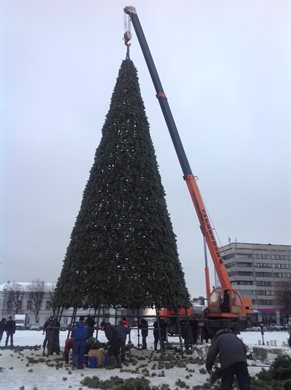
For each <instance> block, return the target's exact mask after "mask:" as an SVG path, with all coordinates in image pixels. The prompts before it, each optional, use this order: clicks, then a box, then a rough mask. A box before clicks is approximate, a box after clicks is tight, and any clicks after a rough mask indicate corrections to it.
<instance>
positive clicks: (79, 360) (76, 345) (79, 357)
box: [72, 316, 89, 369]
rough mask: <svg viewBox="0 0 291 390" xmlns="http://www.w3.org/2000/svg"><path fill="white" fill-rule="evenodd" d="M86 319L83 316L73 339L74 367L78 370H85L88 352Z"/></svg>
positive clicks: (76, 327)
mask: <svg viewBox="0 0 291 390" xmlns="http://www.w3.org/2000/svg"><path fill="white" fill-rule="evenodd" d="M84 320H85V318H84V317H83V316H81V317H80V318H79V321H78V322H77V323H76V325H75V327H74V329H73V332H72V337H73V338H74V342H73V365H74V367H76V368H78V369H82V368H84V354H85V350H86V340H87V338H88V335H89V333H88V327H87V326H86V325H85V323H84Z"/></svg>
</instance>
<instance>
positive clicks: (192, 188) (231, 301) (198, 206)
mask: <svg viewBox="0 0 291 390" xmlns="http://www.w3.org/2000/svg"><path fill="white" fill-rule="evenodd" d="M124 12H125V13H126V14H127V15H129V17H130V20H131V22H132V24H133V27H134V29H135V32H136V35H137V38H138V41H139V44H140V46H141V49H142V52H143V55H144V58H145V61H146V63H147V66H148V70H149V73H150V75H151V78H152V81H153V84H154V87H155V90H156V97H157V98H158V101H159V104H160V106H161V110H162V112H163V115H164V118H165V121H166V124H167V127H168V130H169V133H170V136H171V139H172V142H173V145H174V147H175V150H176V154H177V157H178V159H179V162H180V165H181V168H182V171H183V175H184V180H185V181H186V184H187V187H188V190H189V193H190V196H191V199H192V202H193V204H194V207H195V210H196V213H197V216H198V219H199V222H200V228H201V232H202V234H203V236H204V239H205V241H206V244H207V247H208V250H209V252H210V255H211V257H212V260H213V264H214V267H215V270H216V272H217V275H218V279H219V281H220V285H221V287H219V288H215V289H213V290H212V291H210V280H209V269H208V265H207V262H206V263H205V279H206V296H207V302H208V305H207V309H206V310H205V313H204V319H205V324H204V325H205V327H206V328H207V330H208V334H209V335H211V334H214V333H215V329H218V328H232V329H234V330H237V331H239V330H240V329H243V328H245V327H246V325H247V321H246V315H247V314H248V313H251V305H252V302H251V299H250V298H245V297H241V296H240V295H239V293H238V291H237V290H236V289H235V288H233V287H232V285H231V281H230V279H229V276H228V273H227V271H226V268H225V266H224V263H223V260H222V256H221V253H220V251H219V247H218V245H217V242H216V239H215V235H214V229H213V227H212V225H211V222H210V219H209V217H208V214H207V211H206V208H205V205H204V202H203V200H202V196H201V194H200V191H199V188H198V185H197V181H196V178H195V176H194V175H193V173H192V171H191V168H190V164H189V161H188V159H187V156H186V153H185V151H184V148H183V144H182V142H181V139H180V136H179V133H178V130H177V127H176V124H175V121H174V118H173V115H172V112H171V109H170V106H169V103H168V100H167V97H166V95H165V92H164V90H163V87H162V84H161V81H160V78H159V75H158V72H157V70H156V66H155V64H154V61H153V58H152V55H151V52H150V49H149V46H148V44H147V41H146V38H145V35H144V33H143V29H142V26H141V24H140V21H139V18H138V15H137V13H136V9H135V8H134V7H132V6H127V7H125V8H124ZM130 39H131V33H130V32H129V31H128V32H126V33H125V34H124V40H125V44H126V45H127V46H129V40H130ZM169 313H173V311H171V310H167V309H164V311H162V312H161V315H165V316H166V315H167V314H169ZM189 313H190V311H189V310H185V309H184V310H183V309H181V311H180V314H181V315H183V314H184V315H185V314H186V315H188V314H189Z"/></svg>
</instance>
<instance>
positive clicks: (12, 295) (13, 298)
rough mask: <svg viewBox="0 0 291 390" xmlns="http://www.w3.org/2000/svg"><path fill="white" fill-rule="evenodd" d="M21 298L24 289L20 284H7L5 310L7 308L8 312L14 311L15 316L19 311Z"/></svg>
mask: <svg viewBox="0 0 291 390" xmlns="http://www.w3.org/2000/svg"><path fill="white" fill-rule="evenodd" d="M23 296H24V289H23V286H22V285H21V284H19V283H15V282H12V283H9V285H8V287H7V309H8V308H9V312H11V311H13V310H14V312H15V314H17V313H19V312H20V311H21V309H22V300H23Z"/></svg>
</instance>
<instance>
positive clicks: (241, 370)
mask: <svg viewBox="0 0 291 390" xmlns="http://www.w3.org/2000/svg"><path fill="white" fill-rule="evenodd" d="M96 328H98V329H99V330H101V331H104V333H105V336H106V338H107V340H108V344H109V345H108V352H107V356H108V360H109V362H108V366H109V367H110V368H119V367H121V363H122V361H123V360H124V359H125V345H126V339H127V336H128V335H129V333H130V327H129V323H128V321H127V320H126V318H125V317H124V318H122V319H121V321H119V323H118V325H117V326H114V325H112V324H111V323H110V322H108V321H107V320H103V321H102V322H101V324H100V326H99V327H95V322H94V319H93V318H92V317H91V316H88V317H87V318H86V320H85V318H84V316H80V317H79V320H78V321H77V322H76V324H75V326H74V328H73V330H72V334H71V337H70V338H68V339H67V340H66V344H65V349H64V359H65V362H66V363H69V353H70V351H72V365H73V366H74V367H76V368H78V369H81V368H84V364H85V361H86V358H85V356H86V353H88V348H90V343H88V340H90V339H92V337H93V334H94V329H96ZM138 328H139V329H140V330H141V336H142V349H147V336H148V322H147V320H146V319H144V318H142V319H141V321H140V322H139V324H138ZM56 329H58V330H59V324H58V323H57V322H56V319H55V318H53V317H51V318H50V319H49V320H48V323H47V325H46V332H48V334H47V335H46V338H47V340H46V343H47V344H48V345H49V343H50V340H49V337H50V335H51V333H50V332H52V331H55V330H56ZM153 336H154V349H155V350H156V351H157V346H158V343H159V342H160V349H161V350H163V349H164V347H165V344H164V343H165V341H166V337H167V324H166V322H165V320H164V319H159V320H157V321H155V322H154V324H153ZM51 338H52V339H53V336H51ZM48 348H50V347H48ZM51 351H54V352H57V353H59V343H57V344H56V346H55V347H51V349H50V352H51ZM217 356H218V357H219V362H220V365H221V369H222V386H221V389H223V390H231V389H232V384H233V381H234V378H235V377H236V378H237V381H238V384H239V389H240V390H250V379H249V373H248V368H247V357H246V346H245V345H244V343H243V342H242V341H241V339H240V338H239V337H237V336H236V335H235V334H234V333H233V331H232V330H230V329H220V330H219V331H217V333H216V335H215V337H214V338H213V339H212V343H211V346H210V348H209V350H208V353H207V359H206V369H207V371H208V372H209V373H211V370H212V367H213V365H214V363H215V360H216V358H217Z"/></svg>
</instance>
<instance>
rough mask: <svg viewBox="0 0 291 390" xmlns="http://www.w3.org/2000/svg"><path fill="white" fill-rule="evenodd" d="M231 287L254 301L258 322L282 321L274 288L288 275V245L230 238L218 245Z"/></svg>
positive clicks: (290, 252) (290, 257) (284, 315)
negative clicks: (230, 240) (225, 242)
mask: <svg viewBox="0 0 291 390" xmlns="http://www.w3.org/2000/svg"><path fill="white" fill-rule="evenodd" d="M220 251H221V255H222V258H223V262H224V265H225V267H226V269H227V272H228V275H229V277H230V280H231V283H232V285H233V287H235V288H236V289H237V290H238V291H239V293H240V294H241V295H242V296H245V297H249V298H251V299H252V301H253V307H254V309H255V312H257V314H258V315H257V317H258V321H259V322H261V321H262V322H264V323H265V324H271V323H277V324H279V323H283V324H284V323H285V322H286V321H287V317H288V313H286V312H285V311H284V310H283V309H282V308H281V307H279V306H278V305H276V300H275V291H276V289H277V288H278V287H280V285H281V284H282V281H284V280H286V279H289V278H290V277H291V245H272V244H252V243H241V242H233V243H229V244H228V245H225V246H222V247H221V248H220Z"/></svg>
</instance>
